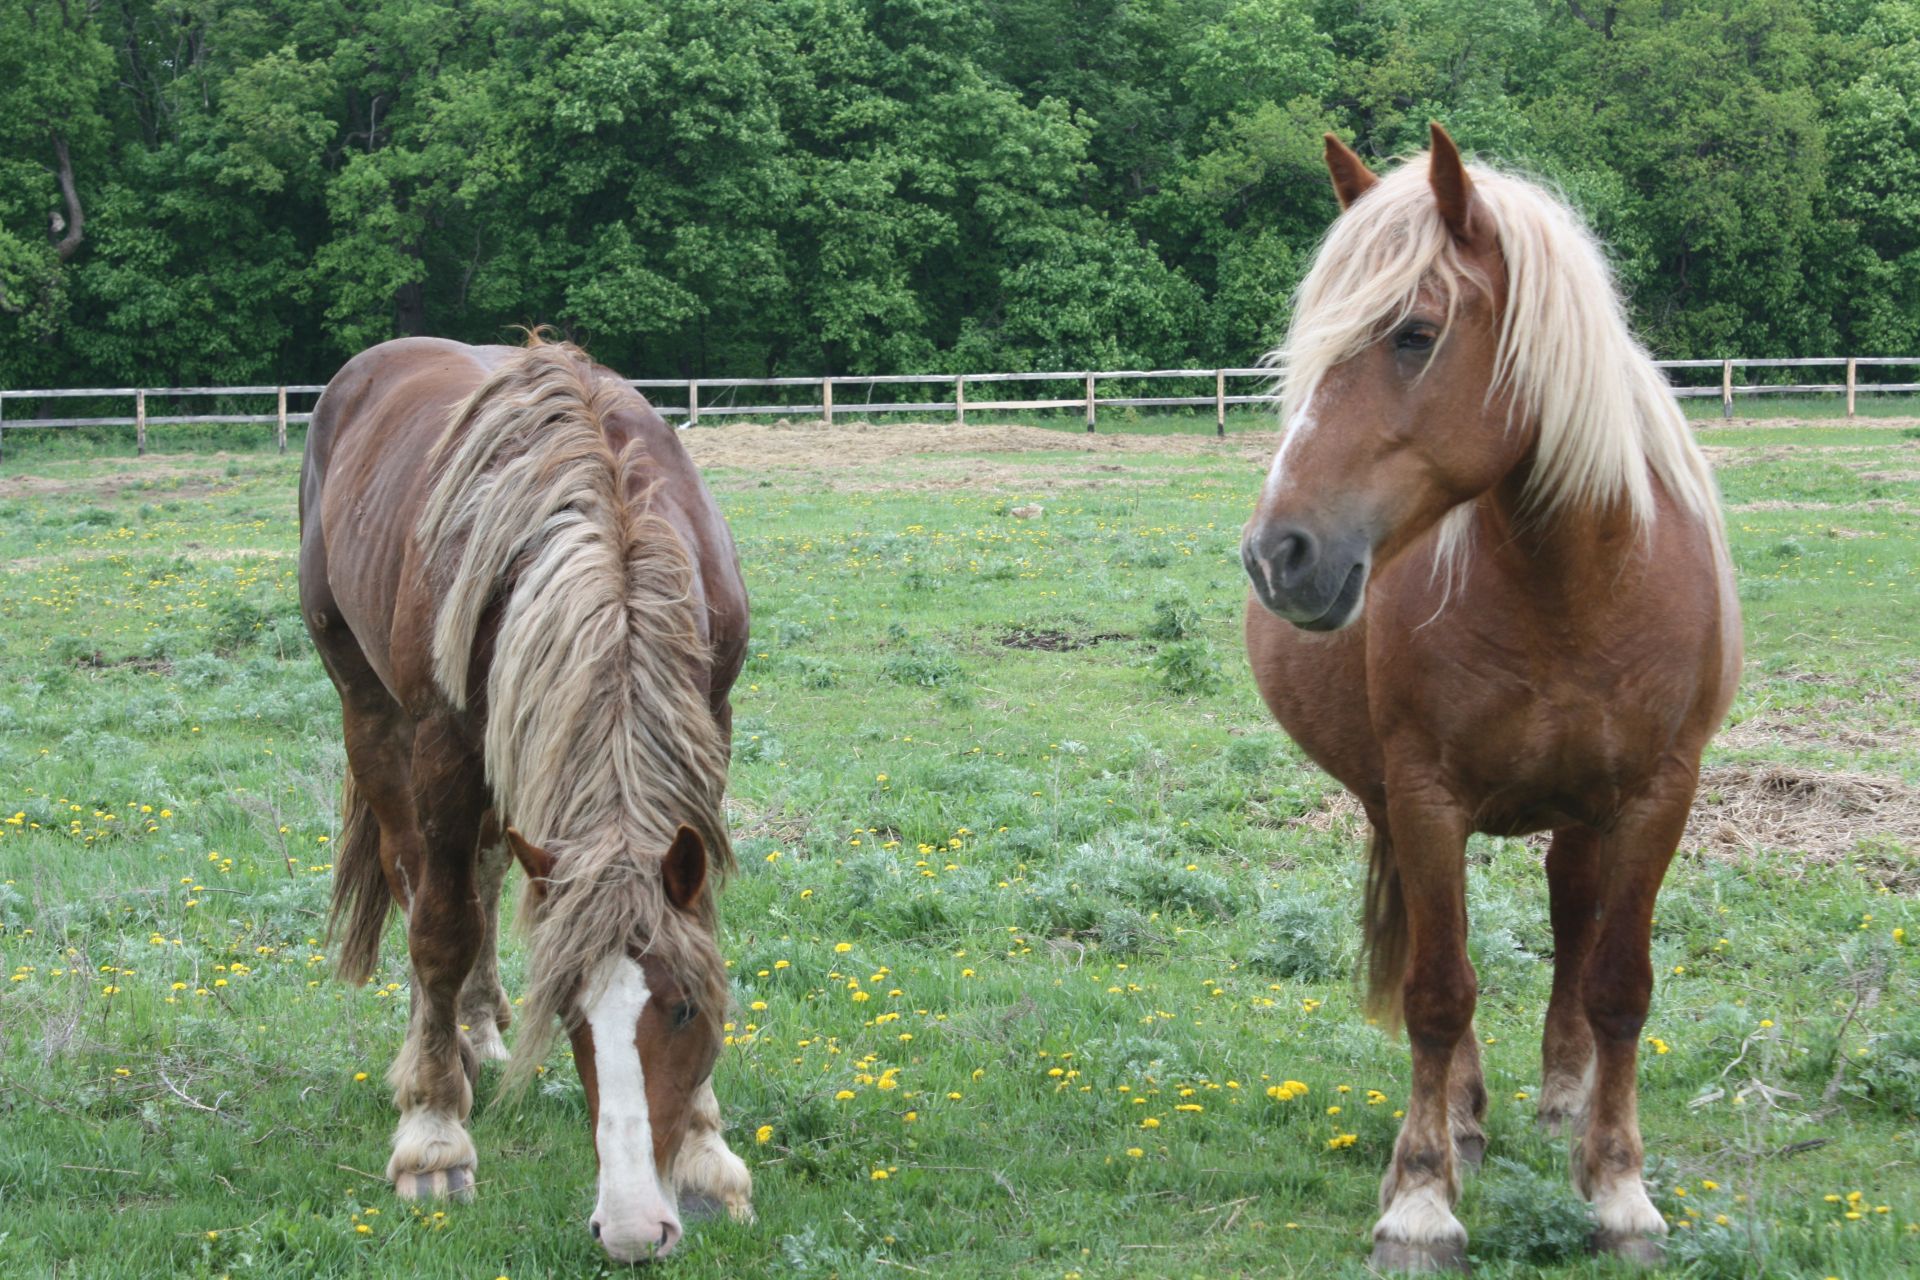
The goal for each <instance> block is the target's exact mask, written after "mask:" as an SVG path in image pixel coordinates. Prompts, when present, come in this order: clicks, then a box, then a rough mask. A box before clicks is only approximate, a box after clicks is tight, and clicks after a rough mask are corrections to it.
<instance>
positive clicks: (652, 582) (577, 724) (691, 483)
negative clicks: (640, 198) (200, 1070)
mask: <svg viewBox="0 0 1920 1280" xmlns="http://www.w3.org/2000/svg"><path fill="white" fill-rule="evenodd" d="M300 520H301V531H300V598H301V605H302V608H303V609H304V611H305V614H306V620H307V627H308V629H309V631H310V632H311V633H312V635H313V640H314V644H315V645H316V646H317V647H318V648H319V650H320V656H321V658H322V660H323V661H324V662H325V664H326V668H327V672H328V674H329V675H331V676H332V677H333V682H334V686H335V687H336V688H337V689H338V690H339V693H340V705H341V713H342V720H343V722H344V725H343V727H344V729H345V734H346V746H347V764H348V780H347V787H346V819H345V823H344V826H343V830H342V834H341V840H340V843H339V846H338V849H337V852H336V868H337V869H336V871H335V882H334V900H333V925H334V933H335V935H336V936H337V937H338V938H339V939H340V950H339V969H340V972H341V974H342V976H343V977H346V978H347V979H349V980H351V981H356V982H361V981H365V980H366V979H367V977H368V976H369V974H370V973H371V972H372V969H373V965H374V961H375V958H376V955H377V952H378V949H379V943H380V935H381V932H382V929H383V927H384V925H385V922H386V919H387V913H388V910H389V907H390V905H391V904H392V903H393V902H398V903H399V904H400V907H401V909H402V910H403V911H404V912H405V913H406V917H407V947H408V951H409V953H410V957H411V960H412V964H413V989H412V1019H411V1022H410V1025H409V1027H408V1031H407V1038H406V1043H405V1045H404V1046H403V1047H402V1048H401V1050H400V1053H399V1055H398V1056H397V1057H396V1058H395V1059H394V1062H393V1067H392V1069H391V1070H390V1071H389V1072H388V1073H387V1076H388V1080H389V1081H390V1082H391V1083H392V1085H393V1089H394V1104H395V1106H396V1107H398V1108H399V1110H400V1124H399V1128H398V1129H397V1130H396V1132H395V1134H394V1139H393V1158H392V1160H391V1161H390V1162H389V1163H388V1165H387V1177H388V1178H389V1179H390V1180H391V1181H392V1182H393V1185H394V1189H395V1190H396V1191H397V1192H398V1193H399V1194H400V1195H401V1196H403V1197H405V1198H408V1199H412V1198H415V1197H419V1196H423V1195H455V1196H465V1195H469V1194H471V1192H472V1189H473V1185H474V1171H475V1164H476V1157H475V1153H474V1148H473V1143H472V1141H471V1140H470V1139H469V1138H468V1136H467V1133H466V1131H465V1129H464V1128H463V1122H464V1121H465V1119H466V1116H467V1113H468V1110H469V1109H470V1108H471V1106H472V1102H473V1084H474V1080H475V1077H476V1075H477V1073H478V1066H479V1059H480V1058H482V1057H486V1058H505V1057H506V1056H507V1054H506V1051H505V1048H504V1046H503V1044H502V1041H501V1038H500V1031H501V1030H503V1029H504V1028H505V1027H506V1024H507V1018H508V1004H507V1000H506V996H505V993H504V992H503V991H502V989H501V986H500V980H499V977H498V974H497V970H496V967H495V955H494V940H495V919H496V913H497V910H498V906H499V898H500V883H501V879H502V877H503V876H504V875H505V872H506V865H507V854H508V851H509V850H511V852H512V853H513V854H514V855H515V856H516V857H517V858H518V859H519V861H520V863H521V864H522V866H523V867H524V868H525V870H526V872H527V875H528V878H529V890H528V895H527V898H526V899H525V901H524V902H523V907H522V917H523V919H525V920H528V921H530V922H531V928H532V942H531V959H530V975H529V980H528V981H529V989H528V992H527V995H526V1005H525V1012H526V1023H525V1025H524V1026H523V1028H522V1031H521V1034H520V1037H519V1041H518V1043H517V1044H516V1046H515V1049H514V1058H513V1063H512V1065H511V1066H510V1068H509V1079H510V1080H518V1081H524V1080H525V1079H526V1077H527V1075H528V1074H529V1073H530V1072H531V1071H532V1070H533V1068H534V1066H535V1064H536V1063H538V1061H539V1060H540V1058H541V1056H542V1055H543V1054H544V1052H545V1050H546V1047H547V1046H548V1044H549V1043H550V1042H551V1039H552V1035H553V1026H554V1022H555V1019H556V1018H558V1019H560V1020H561V1021H563V1022H564V1023H565V1025H566V1027H567V1030H568V1032H569V1034H570V1035H571V1037H572V1040H573V1048H574V1055H575V1060H576V1062H577V1065H578V1067H579V1070H580V1078H581V1081H582V1083H583V1084H584V1085H585V1086H586V1094H587V1109H588V1114H589V1115H590V1116H591V1117H592V1122H593V1126H594V1144H595V1150H596V1152H597V1155H598V1158H599V1200H598V1203H597V1204H596V1205H595V1208H594V1211H593V1216H592V1219H591V1222H590V1228H591V1230H592V1232H593V1235H594V1237H595V1238H596V1239H598V1240H599V1241H600V1243H601V1244H602V1246H604V1248H605V1249H606V1251H607V1253H608V1254H609V1255H611V1256H612V1257H613V1258H614V1259H616V1260H618V1261H622V1262H634V1261H639V1260H643V1259H646V1258H650V1257H660V1256H664V1255H665V1254H667V1253H669V1252H671V1251H672V1249H673V1246H674V1243H675V1242H676V1241H677V1240H678V1238H679V1236H680V1230H681V1227H680V1219H679V1213H678V1199H679V1197H680V1196H681V1195H697V1196H700V1197H703V1198H705V1199H707V1200H709V1201H718V1202H719V1203H721V1204H723V1205H725V1206H726V1207H727V1208H728V1209H729V1211H731V1212H732V1213H733V1214H734V1216H736V1217H740V1218H744V1217H747V1216H749V1215H750V1214H751V1208H750V1200H749V1197H750V1193H751V1181H750V1179H749V1177H748V1175H747V1170H746V1167H745V1166H744V1165H743V1164H742V1163H741V1162H740V1160H739V1158H738V1157H737V1156H735V1155H734V1154H733V1153H732V1152H731V1151H729V1150H728V1149H727V1147H726V1145H725V1144H724V1143H723V1142H722V1141H721V1139H720V1112H719V1106H718V1104H717V1103H716V1102H715V1100H714V1097H713V1086H712V1083H711V1078H710V1077H711V1072H712V1069H713V1064H714V1060H715V1058H716V1057H717V1056H718V1054H719V1050H720V1042H721V1035H720V1028H721V1019H722V1017H723V1016H724V1014H725V1012H726V1006H727V990H728V988H727V978H726V972H725V967H724V964H723V962H722V961H721V958H720V954H719V951H718V950H717V948H716V946H715V943H714V908H713V890H714V888H715V887H716V885H717V882H718V881H719V880H720V878H721V877H722V876H723V875H724V874H725V873H726V872H727V871H728V870H730V869H731V867H732V861H733V857H732V847H731V845H730V844H729V842H728V838H727V830H726V824H725V821H724V820H723V818H722V815H721V796H722V792H723V791H724V789H725V786H726V771H727V753H728V742H729V738H730V735H731V710H730V707H729V703H728V700H727V698H728V691H729V690H730V689H731V688H732V685H733V681H734V678H735V676H737V675H738V674H739V671H740V665H741V661H742V659H743V657H744V656H745V650H746V638H747V600H746V593H745V590H744V589H743V587H742V585H741V581H740V568H739V561H738V559H737V557H736V556H735V553H734V548H733V540H732V538H731V536H730V535H729V533H728V531H727V526H726V524H725V522H724V521H723V520H722V519H721V517H720V514H719V512H718V511H717V510H716V509H715V507H714V503H713V498H712V496H711V495H710V494H709V493H708V492H707V489H706V486H705V485H704V484H703V483H702V482H701V480H700V477H699V475H698V473H696V472H695V470H694V468H693V464H692V463H691V461H689V459H688V457H687V455H686V451H685V450H684V449H683V448H682V447H681V445H680V443H679V441H678V439H677V438H676V437H675V435H674V433H673V431H672V429H671V428H669V427H668V426H667V425H666V424H665V423H663V422H662V421H661V420H660V417H659V415H658V414H656V413H655V412H654V411H653V409H652V407H651V406H649V405H648V404H647V402H646V401H645V400H643V399H642V398H641V397H640V396H639V395H638V394H636V393H635V392H634V391H633V390H632V389H631V388H630V387H628V386H627V385H626V384H625V383H623V382H621V381H620V380H619V378H618V377H617V376H616V375H614V374H613V373H611V372H610V371H608V370H606V369H603V368H600V367H599V366H597V365H594V364H592V363H591V362H590V361H589V360H588V359H587V358H586V356H585V354H584V353H583V352H581V351H580V350H578V349H577V348H575V347H572V346H568V345H564V344H558V343H549V342H547V341H544V340H543V339H542V338H540V337H539V336H537V335H536V336H534V337H533V338H532V339H531V340H530V342H529V344H528V345H527V346H526V347H525V348H514V347H468V346H463V345H461V344H459V343H455V342H443V341H440V340H437V339H428V338H410V339H403V340H401V341H398V342H388V343H385V344H382V345H381V346H378V347H374V348H372V349H371V350H369V351H365V352H363V353H361V354H360V355H358V356H356V357H354V358H353V359H352V360H351V361H349V362H348V363H347V365H346V367H345V368H343V369H342V370H341V371H340V372H339V374H337V375H336V376H335V377H334V379H333V381H332V382H330V383H328V384H327V388H326V391H325V393H324V394H323V395H322V396H321V398H320V403H319V405H318V406H317V407H316V408H315V410H314V415H313V425H312V428H311V430H310V432H309V434H308V437H307V451H306V461H305V466H304V467H303V469H302V472H301V479H300ZM509 823H511V824H512V825H508V824H509ZM522 831H524V832H526V835H525V836H524V837H523V836H522V835H521V834H520V833H521V832H522Z"/></svg>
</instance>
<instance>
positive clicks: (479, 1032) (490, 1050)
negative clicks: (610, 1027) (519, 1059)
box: [467, 1019, 513, 1062]
mask: <svg viewBox="0 0 1920 1280" xmlns="http://www.w3.org/2000/svg"><path fill="white" fill-rule="evenodd" d="M467 1038H468V1039H469V1040H471V1041H472V1042H473V1054H474V1057H476V1058H478V1059H479V1060H480V1061H482V1062H505V1061H506V1060H507V1059H508V1058H510V1057H512V1056H513V1055H512V1054H510V1053H508V1052H507V1042H506V1041H505V1040H503V1039H502V1038H501V1036H500V1028H499V1027H496V1026H495V1025H494V1024H493V1021H492V1019H488V1020H486V1021H484V1022H476V1023H474V1024H473V1030H472V1031H470V1032H468V1033H467Z"/></svg>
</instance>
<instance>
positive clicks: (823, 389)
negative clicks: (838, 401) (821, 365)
mask: <svg viewBox="0 0 1920 1280" xmlns="http://www.w3.org/2000/svg"><path fill="white" fill-rule="evenodd" d="M820 412H821V413H822V414H824V415H825V417H826V420H827V425H828V426H832V425H833V379H832V378H822V379H820Z"/></svg>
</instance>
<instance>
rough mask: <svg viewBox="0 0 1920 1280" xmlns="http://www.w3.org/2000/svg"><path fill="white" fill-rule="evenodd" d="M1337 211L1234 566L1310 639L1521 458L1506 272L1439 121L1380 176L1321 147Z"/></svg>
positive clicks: (1335, 149) (1312, 279) (1290, 344)
mask: <svg viewBox="0 0 1920 1280" xmlns="http://www.w3.org/2000/svg"><path fill="white" fill-rule="evenodd" d="M1327 167H1328V169H1329V170H1330V171H1331V172H1332V174H1333V185H1334V191H1335V193H1336V194H1337V195H1338V196H1339V198H1340V202H1341V204H1342V206H1343V208H1344V209H1345V212H1344V213H1343V214H1342V216H1341V217H1340V219H1339V220H1338V221H1337V222H1336V223H1335V224H1334V226H1333V228H1332V229H1331V230H1330V231H1329V233H1328V236H1327V241H1326V244H1325V245H1324V246H1323V247H1322V248H1321V250H1320V253H1319V256H1318V258H1317V259H1316V261H1315V264H1314V267H1313V269H1312V271H1311V272H1309V274H1308V276H1307V279H1306V281H1305V282H1304V283H1303V284H1302V286H1301V290H1300V298H1299V304H1298V308H1297V311H1296V315H1295V319H1294V324H1293V328H1292V330H1291V331H1290V332H1289V335H1288V338H1287V342H1286V346H1285V348H1284V349H1283V354H1282V360H1283V364H1284V366H1285V368H1284V372H1283V376H1284V379H1285V381H1284V392H1283V398H1282V403H1283V406H1284V409H1283V412H1284V415H1285V422H1284V428H1283V435H1282V438H1281V442H1280V447H1279V450H1278V452H1277V453H1276V454H1275V455H1274V459H1273V466H1272V469H1271V471H1270V473H1269V474H1268V477H1267V482H1266V486H1265V488H1264V489H1263V490H1262V491H1261V494H1260V500H1259V503H1258V505H1257V506H1256V508H1255V510H1254V515H1253V519H1252V520H1250V521H1249V522H1248V524H1247V527H1246V532H1245V534H1244V536H1243V538H1242V540H1241V545H1240V549H1241V558H1242V560H1243V561H1244V563H1245V565H1246V569H1247V575H1248V577H1250V578H1251V579H1252V580H1253V590H1254V594H1255V595H1256V596H1257V597H1258V599H1259V600H1260V603H1261V604H1263V605H1264V606H1266V607H1267V608H1268V609H1269V610H1271V611H1272V612H1273V613H1275V614H1277V615H1278V616H1280V617H1282V618H1285V619H1286V620H1287V621H1289V622H1292V623H1294V624H1295V625H1297V626H1300V627H1303V628H1306V629H1308V630H1313V631H1333V630H1337V629H1339V628H1341V627H1344V626H1346V625H1348V624H1349V623H1351V622H1352V621H1354V620H1355V619H1356V618H1358V617H1359V616H1360V612H1361V609H1362V606H1363V605H1364V603H1365V599H1366V588H1367V578H1368V575H1369V573H1370V572H1371V571H1372V570H1373V568H1374V567H1375V566H1378V565H1381V564H1384V563H1386V562H1387V561H1389V560H1391V559H1392V558H1393V557H1394V556H1395V555H1397V554H1399V553H1400V552H1401V551H1402V550H1404V549H1405V548H1406V547H1407V546H1408V545H1409V544H1410V543H1412V542H1413V541H1414V540H1415V539H1417V538H1419V537H1420V536H1421V535H1422V534H1424V533H1426V532H1427V531H1429V530H1430V529H1432V528H1433V527H1434V525H1435V524H1436V523H1437V522H1438V521H1439V520H1440V519H1441V518H1442V517H1443V516H1445V515H1446V514H1447V512H1449V511H1450V510H1452V509H1453V508H1455V507H1457V506H1459V505H1460V504H1461V503H1463V502H1466V501H1468V500H1470V499H1472V498H1474V497H1476V496H1478V495H1479V494H1482V493H1485V492H1486V491H1487V490H1489V489H1491V488H1492V487H1494V486H1495V485H1496V484H1498V483H1499V482H1500V481H1501V479H1502V478H1503V477H1504V476H1506V475H1508V474H1509V473H1510V472H1512V471H1513V470H1514V468H1515V467H1516V465H1517V464H1518V463H1519V462H1520V461H1521V460H1522V458H1523V457H1524V455H1525V453H1526V450H1527V448H1528V447H1529V443H1530V441H1529V437H1528V433H1527V432H1526V431H1525V430H1523V429H1520V424H1518V423H1516V422H1515V421H1514V420H1513V417H1512V414H1511V407H1512V405H1511V398H1510V396H1509V395H1508V394H1507V393H1506V392H1505V391H1504V390H1503V378H1502V373H1503V370H1502V368H1501V360H1502V356H1501V338H1502V333H1501V319H1502V317H1501V314H1500V313H1501V310H1502V307H1503V305H1504V300H1505V292H1506V278H1507V274H1506V266H1505V263H1504V261H1503V258H1502V255H1501V248H1500V244H1499V240H1498V236H1497V234H1496V231H1495V228H1494V225H1493V222H1492V220H1491V219H1490V218H1489V217H1488V216H1487V210H1486V209H1485V208H1484V207H1483V205H1482V202H1481V200H1480V198H1479V197H1477V196H1476V194H1475V188H1474V183H1473V181H1472V179H1470V178H1469V177H1468V174H1467V170H1466V168H1465V166H1464V165H1463V164H1462V163H1461V159H1460V153H1459V151H1458V150H1457V149H1456V148H1455V147H1454V145H1453V142H1452V140H1451V139H1450V138H1448V137H1447V134H1446V132H1445V131H1444V130H1443V129H1441V128H1440V126H1438V125H1435V126H1433V149H1432V152H1431V154H1430V157H1429V159H1428V162H1427V164H1426V166H1425V169H1426V173H1425V180H1424V181H1422V180H1421V177H1420V175H1419V174H1418V172H1417V171H1415V172H1409V170H1416V166H1415V165H1408V166H1407V167H1406V168H1404V169H1402V170H1400V171H1399V172H1396V173H1394V174H1392V175H1390V176H1388V177H1387V178H1385V179H1382V178H1379V177H1376V176H1375V175H1374V174H1373V173H1372V172H1371V171H1369V170H1368V168H1367V167H1366V165H1365V164H1364V163H1362V162H1361V160H1360V158H1359V157H1358V156H1356V155H1355V154H1354V153H1353V152H1352V151H1350V150H1348V149H1347V147H1346V146H1344V145H1343V144H1342V143H1341V142H1340V141H1339V140H1338V139H1337V138H1335V137H1334V136H1333V135H1332V134H1328V135H1327Z"/></svg>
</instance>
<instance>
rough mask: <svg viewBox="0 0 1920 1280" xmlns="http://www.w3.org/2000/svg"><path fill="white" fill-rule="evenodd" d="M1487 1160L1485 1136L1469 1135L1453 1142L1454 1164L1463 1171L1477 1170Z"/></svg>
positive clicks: (1480, 1134) (1479, 1134)
mask: <svg viewBox="0 0 1920 1280" xmlns="http://www.w3.org/2000/svg"><path fill="white" fill-rule="evenodd" d="M1486 1158H1487V1135H1486V1134H1484V1133H1469V1134H1463V1135H1462V1136H1460V1137H1458V1138H1455V1139H1454V1140H1453V1160H1454V1163H1455V1164H1457V1165H1459V1166H1461V1167H1462V1168H1463V1169H1476V1170H1477V1169H1478V1168H1479V1167H1480V1162H1481V1161H1483V1160H1485V1159H1486Z"/></svg>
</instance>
